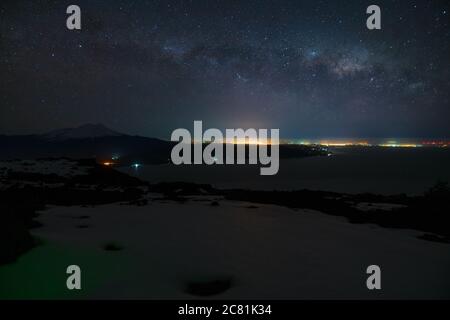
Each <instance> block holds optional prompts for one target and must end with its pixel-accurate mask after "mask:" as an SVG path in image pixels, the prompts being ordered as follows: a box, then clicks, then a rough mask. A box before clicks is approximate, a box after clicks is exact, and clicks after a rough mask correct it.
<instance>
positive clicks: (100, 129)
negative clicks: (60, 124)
mask: <svg viewBox="0 0 450 320" xmlns="http://www.w3.org/2000/svg"><path fill="white" fill-rule="evenodd" d="M118 136H124V134H122V133H119V132H116V131H113V130H111V129H109V128H107V127H105V126H104V125H102V124H85V125H82V126H80V127H77V128H67V129H59V130H53V131H50V132H48V133H46V134H44V135H42V136H41V137H42V138H44V139H47V140H60V141H61V140H69V139H83V138H100V137H118Z"/></svg>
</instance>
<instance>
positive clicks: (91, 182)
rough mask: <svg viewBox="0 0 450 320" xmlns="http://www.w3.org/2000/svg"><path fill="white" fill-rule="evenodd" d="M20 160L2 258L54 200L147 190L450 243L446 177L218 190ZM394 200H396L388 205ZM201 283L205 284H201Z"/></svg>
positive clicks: (28, 243)
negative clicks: (416, 183)
mask: <svg viewBox="0 0 450 320" xmlns="http://www.w3.org/2000/svg"><path fill="white" fill-rule="evenodd" d="M11 163H12V162H11ZM42 163H45V164H46V165H47V166H49V167H50V169H52V168H51V167H52V166H53V167H58V166H64V167H65V168H66V169H65V172H62V173H61V172H59V173H54V172H52V173H49V172H45V170H40V169H39V168H37V169H35V170H32V169H29V168H33V166H34V167H36V166H39V165H41V164H42ZM2 164H3V167H2ZM13 167H14V168H11V165H10V164H8V163H6V164H5V162H3V163H0V185H1V188H0V212H1V216H0V219H1V223H0V264H5V263H11V262H13V261H15V259H16V258H17V257H19V256H20V255H21V254H23V253H24V252H26V251H28V250H29V249H31V248H33V247H34V246H36V245H37V244H38V242H37V241H36V239H34V238H33V237H32V236H31V235H30V233H29V229H31V228H36V227H39V225H38V224H37V223H36V222H35V221H34V220H33V219H34V218H35V217H36V215H37V212H38V211H40V210H43V209H45V208H46V206H49V205H59V206H95V205H101V204H107V203H117V202H120V203H122V204H125V205H146V204H148V201H149V200H148V199H147V198H145V199H144V196H145V195H146V194H148V193H157V194H161V197H160V198H157V199H155V200H151V201H176V202H177V203H179V204H180V205H183V203H185V202H187V201H191V200H190V197H192V196H208V195H214V196H221V197H223V198H225V199H228V200H236V201H245V202H251V203H253V205H251V206H249V208H250V207H252V208H257V206H258V203H259V204H273V205H279V206H286V207H289V208H305V209H314V210H317V211H321V212H323V213H326V214H330V215H334V216H342V217H345V218H347V219H348V221H349V222H350V223H370V224H376V225H379V226H381V227H388V228H405V229H415V230H420V231H423V232H424V233H423V234H422V235H421V236H419V238H420V239H423V240H425V241H435V242H442V243H449V242H450V241H449V240H450V223H449V222H450V218H449V214H448V213H449V212H450V210H449V209H450V208H449V207H450V205H449V203H450V190H449V188H448V185H447V184H445V183H438V184H437V185H436V186H435V187H433V188H431V189H430V190H429V191H427V192H426V193H424V195H423V196H415V197H409V196H406V195H393V196H381V195H373V194H360V195H349V194H339V193H332V192H320V191H308V190H299V191H291V192H288V191H251V190H218V189H214V188H213V187H211V186H210V185H200V184H192V183H187V182H175V183H159V184H149V183H147V182H144V181H141V180H139V179H137V178H135V177H131V176H128V175H126V174H124V173H121V172H118V171H116V170H114V169H112V168H110V167H107V166H103V165H99V164H97V163H96V162H95V161H94V160H69V159H41V160H39V161H34V162H31V163H27V162H24V161H21V162H20V165H19V166H13ZM53 169H54V168H53ZM40 171H43V172H40ZM47 171H52V170H47ZM56 171H58V170H56ZM362 204H364V208H363V207H361V205H362ZM386 204H387V205H388V207H389V206H390V207H389V208H384V207H383V206H381V205H386ZM211 206H212V207H214V206H220V200H219V201H214V202H212V203H211ZM193 288H194V289H192V290H197V289H196V286H195V285H194V286H193ZM189 290H190V289H189ZM200 291H201V289H200Z"/></svg>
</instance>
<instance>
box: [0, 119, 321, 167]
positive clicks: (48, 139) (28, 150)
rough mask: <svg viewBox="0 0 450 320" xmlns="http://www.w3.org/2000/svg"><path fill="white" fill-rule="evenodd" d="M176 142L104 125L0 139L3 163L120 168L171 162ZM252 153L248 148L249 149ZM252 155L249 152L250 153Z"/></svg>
mask: <svg viewBox="0 0 450 320" xmlns="http://www.w3.org/2000/svg"><path fill="white" fill-rule="evenodd" d="M175 144H176V143H175V142H172V141H165V140H160V139H156V138H147V137H141V136H130V135H127V134H123V133H119V132H117V131H114V130H111V129H109V128H107V127H105V126H104V125H101V124H86V125H83V126H80V127H77V128H67V129H59V130H54V131H51V132H48V133H46V134H40V135H22V136H5V135H3V136H2V135H0V160H7V159H37V158H60V157H66V158H73V159H81V158H95V159H96V160H97V161H99V162H106V161H108V162H112V161H114V162H117V164H118V165H130V164H133V163H141V164H162V163H168V162H170V153H171V150H172V148H173V146H174V145H175ZM247 149H248V147H247ZM247 154H248V151H247ZM327 154H328V151H327V150H325V149H323V148H321V147H314V146H312V147H309V146H302V145H280V158H301V157H308V156H320V155H327Z"/></svg>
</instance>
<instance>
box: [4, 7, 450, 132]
mask: <svg viewBox="0 0 450 320" xmlns="http://www.w3.org/2000/svg"><path fill="white" fill-rule="evenodd" d="M70 4H77V5H79V6H80V7H81V12H82V30H81V31H70V30H68V29H67V28H66V19H67V17H68V15H67V14H66V8H67V6H68V5H70ZM371 4H377V5H379V6H380V7H381V10H382V30H375V31H370V30H368V29H367V28H366V19H367V17H368V15H367V14H366V8H367V7H368V6H369V5H371ZM449 15H450V4H449V2H448V1H440V0H420V1H419V0H418V1H412V0H411V1H406V0H396V1H394V0H390V1H381V0H376V1H372V0H371V1H365V0H360V1H355V0H346V1H322V0H315V1H303V0H292V1H282V0H277V1H269V0H267V1H266V0H246V1H242V0H241V1H235V0H205V1H203V0H191V1H168V0H164V1H159V0H148V1H144V0H141V1H137V0H126V1H120V0H114V1H112V0H105V1H103V0H96V1H92V0H89V1H88V0H71V1H64V0H58V1H42V0H34V1H21V0H15V1H11V0H2V1H1V2H0V98H1V99H0V134H29V133H41V132H45V131H48V130H52V129H57V128H63V127H73V126H78V125H81V124H85V123H102V124H104V125H106V126H108V127H110V128H113V129H115V130H118V131H122V132H124V133H129V134H139V135H145V136H155V137H161V138H166V139H168V138H169V137H170V134H171V132H172V131H173V130H174V129H176V128H180V127H183V128H192V126H193V121H194V120H203V123H204V126H205V127H208V128H211V127H215V128H220V129H224V128H239V127H242V128H279V129H280V136H281V137H282V138H303V137H307V138H322V137H328V138H330V137H331V138H340V137H354V138H362V137H378V138H379V137H398V138H402V137H429V138H432V137H433V138H434V137H450V128H449V119H450V103H449V101H450V18H449Z"/></svg>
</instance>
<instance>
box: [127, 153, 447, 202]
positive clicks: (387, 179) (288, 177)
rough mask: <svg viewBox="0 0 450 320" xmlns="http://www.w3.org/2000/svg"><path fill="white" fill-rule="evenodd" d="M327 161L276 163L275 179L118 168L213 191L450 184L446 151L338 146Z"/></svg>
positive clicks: (385, 189) (255, 171)
mask: <svg viewBox="0 0 450 320" xmlns="http://www.w3.org/2000/svg"><path fill="white" fill-rule="evenodd" d="M332 151H333V156H331V157H309V158H302V159H281V161H280V170H279V172H278V174H277V175H275V176H260V175H259V165H253V166H249V165H228V166H226V165H216V166H205V165H197V166H194V165H182V166H174V165H171V164H170V165H169V164H167V165H154V166H143V167H141V168H139V169H132V168H122V169H121V171H123V172H126V173H128V174H132V175H134V176H137V177H139V178H141V179H144V180H147V181H149V182H152V183H154V182H171V181H186V182H195V183H207V184H211V185H213V186H214V187H217V188H245V189H255V190H275V189H276V190H294V189H311V190H327V191H336V192H347V193H360V192H372V193H380V194H397V193H407V194H421V193H423V191H424V190H426V189H428V188H429V187H431V186H432V185H433V184H435V183H436V182H437V181H438V180H445V181H450V149H444V148H367V147H353V148H337V149H333V150H332Z"/></svg>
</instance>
